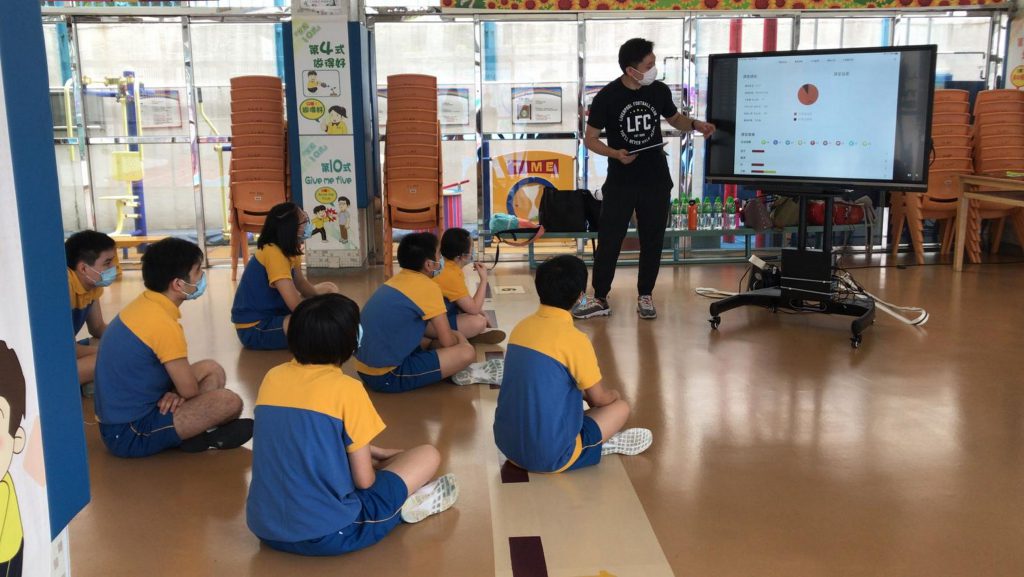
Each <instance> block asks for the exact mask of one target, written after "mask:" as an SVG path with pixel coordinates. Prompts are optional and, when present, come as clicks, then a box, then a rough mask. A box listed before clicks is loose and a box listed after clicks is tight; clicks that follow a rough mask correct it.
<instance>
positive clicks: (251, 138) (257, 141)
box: [231, 132, 285, 151]
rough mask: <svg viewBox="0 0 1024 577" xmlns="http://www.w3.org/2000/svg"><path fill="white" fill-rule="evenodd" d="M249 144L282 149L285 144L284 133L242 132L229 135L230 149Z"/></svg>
mask: <svg viewBox="0 0 1024 577" xmlns="http://www.w3.org/2000/svg"><path fill="white" fill-rule="evenodd" d="M250 146H273V147H274V148H281V149H283V148H284V146H285V139H284V133H283V132H282V133H281V134H277V135H274V134H243V135H240V136H239V135H234V134H233V135H231V149H232V150H233V151H234V150H238V149H242V148H248V147H250Z"/></svg>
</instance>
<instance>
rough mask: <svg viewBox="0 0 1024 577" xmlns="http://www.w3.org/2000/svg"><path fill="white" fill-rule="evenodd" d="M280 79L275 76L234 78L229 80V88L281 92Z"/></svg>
mask: <svg viewBox="0 0 1024 577" xmlns="http://www.w3.org/2000/svg"><path fill="white" fill-rule="evenodd" d="M281 84H282V82H281V79H280V78H278V77H277V76H258V75H253V76H236V77H234V78H232V79H231V88H232V89H233V90H241V89H245V88H263V89H271V88H275V89H277V90H281Z"/></svg>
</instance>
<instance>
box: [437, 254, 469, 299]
mask: <svg viewBox="0 0 1024 577" xmlns="http://www.w3.org/2000/svg"><path fill="white" fill-rule="evenodd" d="M434 282H436V283H437V286H439V287H441V294H442V295H443V296H444V299H445V300H446V301H448V302H450V303H453V302H455V301H457V300H459V299H461V298H463V297H468V296H469V287H467V286H466V272H465V271H463V270H462V268H461V267H459V265H457V264H455V263H454V262H445V264H444V268H442V269H441V274H439V275H437V276H436V277H434Z"/></svg>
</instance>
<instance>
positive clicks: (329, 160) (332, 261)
mask: <svg viewBox="0 0 1024 577" xmlns="http://www.w3.org/2000/svg"><path fill="white" fill-rule="evenodd" d="M353 144H354V142H353V139H352V137H336V136H299V151H300V154H301V158H302V206H303V207H305V209H306V212H307V213H308V214H309V219H310V222H312V223H313V236H312V237H310V238H309V240H307V241H306V264H307V265H308V266H311V267H321V268H338V267H343V266H360V265H362V264H363V263H362V256H361V255H362V253H361V251H360V246H359V244H360V243H359V238H360V237H359V219H358V218H357V214H358V212H357V210H356V173H355V148H354V146H353Z"/></svg>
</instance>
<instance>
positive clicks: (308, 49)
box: [292, 15, 352, 135]
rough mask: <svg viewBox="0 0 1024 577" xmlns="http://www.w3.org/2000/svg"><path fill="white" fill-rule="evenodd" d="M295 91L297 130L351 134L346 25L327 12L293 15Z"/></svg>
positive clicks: (350, 95) (304, 132)
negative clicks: (316, 14) (319, 14)
mask: <svg viewBox="0 0 1024 577" xmlns="http://www.w3.org/2000/svg"><path fill="white" fill-rule="evenodd" d="M292 37H293V40H294V46H295V93H296V96H297V98H298V105H299V134H304V135H322V134H330V135H351V134H352V116H351V115H352V81H351V78H350V69H351V65H352V63H351V62H350V61H349V57H350V55H349V43H348V28H347V27H346V26H345V21H344V20H339V19H338V18H337V17H330V16H315V15H296V16H295V17H294V18H293V23H292Z"/></svg>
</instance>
